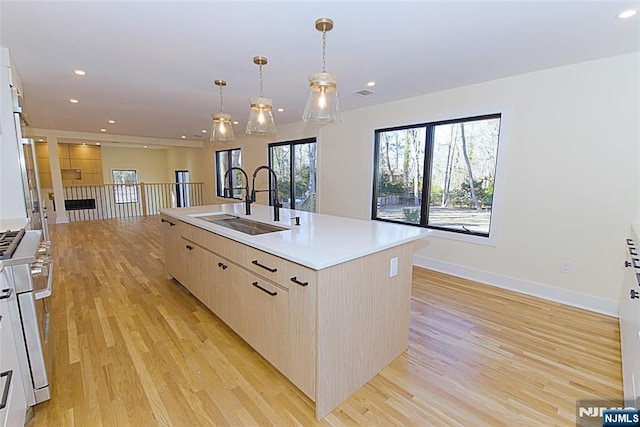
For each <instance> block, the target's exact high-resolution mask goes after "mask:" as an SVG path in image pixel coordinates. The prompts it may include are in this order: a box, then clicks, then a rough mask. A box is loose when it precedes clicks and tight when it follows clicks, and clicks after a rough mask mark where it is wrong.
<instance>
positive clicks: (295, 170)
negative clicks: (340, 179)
mask: <svg viewBox="0 0 640 427" xmlns="http://www.w3.org/2000/svg"><path fill="white" fill-rule="evenodd" d="M316 158H317V153H316V139H315V138H310V139H303V140H298V141H289V142H278V143H274V144H269V166H270V167H271V168H272V169H273V170H274V171H275V173H276V176H277V177H278V197H279V198H280V201H281V203H282V205H283V206H284V207H286V208H289V209H295V210H299V211H307V212H315V211H316V196H317V193H316V179H317V173H316Z"/></svg>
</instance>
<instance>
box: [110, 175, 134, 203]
mask: <svg viewBox="0 0 640 427" xmlns="http://www.w3.org/2000/svg"><path fill="white" fill-rule="evenodd" d="M114 172H134V173H135V175H136V182H135V184H117V183H116V182H115V179H114V176H113V173H114ZM111 182H112V183H113V202H114V203H115V204H116V205H126V204H138V203H140V192H139V191H138V186H139V185H140V180H139V178H138V170H137V169H132V168H126V169H125V168H112V169H111ZM123 185H130V186H133V190H134V194H135V200H132V201H124V202H119V201H118V193H117V191H116V190H117V188H118V187H119V186H123Z"/></svg>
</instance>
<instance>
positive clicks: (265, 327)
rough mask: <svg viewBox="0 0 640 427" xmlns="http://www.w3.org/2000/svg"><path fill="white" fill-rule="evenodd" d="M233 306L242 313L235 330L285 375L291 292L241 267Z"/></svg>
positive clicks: (287, 359)
mask: <svg viewBox="0 0 640 427" xmlns="http://www.w3.org/2000/svg"><path fill="white" fill-rule="evenodd" d="M237 273H238V274H237V276H236V277H237V279H238V281H237V283H235V284H234V288H235V289H234V290H233V292H234V294H235V295H233V297H232V300H231V301H230V306H231V307H233V306H235V308H236V310H237V312H238V314H239V316H238V319H237V321H236V327H235V328H234V330H235V331H236V332H237V333H238V335H240V336H241V337H242V338H243V339H244V340H245V341H247V343H249V345H251V347H253V348H254V349H255V350H256V351H257V352H258V353H260V354H261V355H262V356H263V357H264V358H265V359H267V360H268V361H269V362H270V363H271V364H272V365H273V366H275V367H276V368H278V369H279V370H280V371H281V372H282V373H284V374H285V375H287V374H288V371H289V365H290V362H289V358H290V355H289V350H288V348H289V324H290V322H289V309H288V296H289V294H288V292H287V291H286V290H284V289H283V288H281V287H278V286H276V285H274V284H273V283H270V282H269V281H268V280H265V279H263V278H261V277H258V276H254V275H253V274H251V273H249V272H247V271H245V270H243V269H238V271H237Z"/></svg>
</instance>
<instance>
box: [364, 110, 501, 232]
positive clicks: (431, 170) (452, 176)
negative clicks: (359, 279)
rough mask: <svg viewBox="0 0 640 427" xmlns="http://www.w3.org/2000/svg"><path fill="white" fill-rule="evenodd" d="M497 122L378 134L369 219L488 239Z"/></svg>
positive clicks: (496, 118) (487, 119) (493, 118)
mask: <svg viewBox="0 0 640 427" xmlns="http://www.w3.org/2000/svg"><path fill="white" fill-rule="evenodd" d="M500 120H501V115H500V114H492V115H487V116H480V117H471V118H464V119H456V120H449V121H443V122H435V123H427V124H420V125H413V126H406V127H399V128H392V129H382V130H377V131H376V132H375V144H376V151H375V153H376V154H375V155H376V158H375V163H376V165H375V177H374V198H373V206H372V218H373V219H379V220H387V221H394V222H402V223H408V224H413V225H420V226H423V227H427V228H434V229H440V230H445V231H453V232H458V233H467V234H473V235H479V236H485V237H488V236H489V231H490V224H491V213H492V204H493V196H494V191H495V177H496V164H497V155H498V141H499V134H500Z"/></svg>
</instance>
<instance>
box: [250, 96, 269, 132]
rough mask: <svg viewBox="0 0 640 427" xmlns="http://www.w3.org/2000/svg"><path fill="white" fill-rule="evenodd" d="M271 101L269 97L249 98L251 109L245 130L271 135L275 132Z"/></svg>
mask: <svg viewBox="0 0 640 427" xmlns="http://www.w3.org/2000/svg"><path fill="white" fill-rule="evenodd" d="M272 105H273V103H272V101H271V100H270V99H269V98H262V97H260V98H253V99H251V110H250V111H249V121H248V122H247V129H246V132H247V133H248V134H252V135H273V134H275V133H276V122H275V120H274V119H273V112H272V111H271V108H272Z"/></svg>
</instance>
